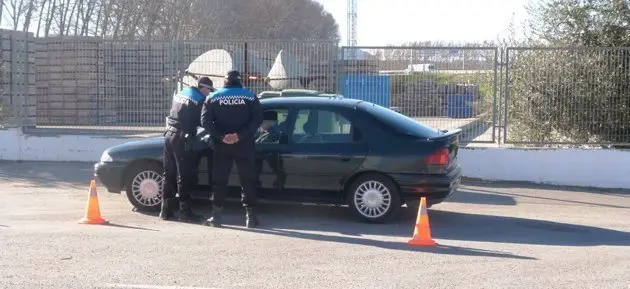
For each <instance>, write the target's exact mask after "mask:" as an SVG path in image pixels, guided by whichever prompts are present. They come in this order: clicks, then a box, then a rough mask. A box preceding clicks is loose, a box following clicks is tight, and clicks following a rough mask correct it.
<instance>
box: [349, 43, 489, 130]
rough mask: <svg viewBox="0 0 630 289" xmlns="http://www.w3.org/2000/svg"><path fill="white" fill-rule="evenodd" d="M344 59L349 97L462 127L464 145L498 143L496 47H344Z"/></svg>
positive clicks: (437, 125)
mask: <svg viewBox="0 0 630 289" xmlns="http://www.w3.org/2000/svg"><path fill="white" fill-rule="evenodd" d="M341 55H342V60H343V63H342V65H341V67H342V74H341V76H340V78H341V82H342V84H343V86H342V87H341V89H340V92H341V93H342V94H343V95H344V96H346V97H350V98H360V99H365V100H368V101H370V102H373V103H376V104H379V105H381V106H385V107H390V108H391V109H394V110H397V111H399V112H400V113H402V114H405V115H407V116H409V117H412V118H414V119H416V120H418V121H420V122H422V123H425V124H427V125H429V126H432V127H435V128H440V129H454V128H461V129H463V130H464V132H465V134H464V136H463V137H462V139H463V140H464V141H465V142H494V141H495V127H494V120H495V119H496V111H497V109H496V100H497V81H496V80H497V77H496V76H497V68H498V66H497V64H498V61H497V59H498V49H497V48H493V47H491V48H485V47H484V48H480V47H342V54H341Z"/></svg>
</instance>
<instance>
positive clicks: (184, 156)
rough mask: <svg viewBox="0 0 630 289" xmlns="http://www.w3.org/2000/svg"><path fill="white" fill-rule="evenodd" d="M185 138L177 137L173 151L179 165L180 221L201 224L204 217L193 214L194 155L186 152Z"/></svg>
mask: <svg viewBox="0 0 630 289" xmlns="http://www.w3.org/2000/svg"><path fill="white" fill-rule="evenodd" d="M185 141H186V140H185V138H184V136H183V135H181V134H180V135H177V136H176V138H175V141H174V146H173V151H174V155H175V161H176V164H177V172H178V179H177V189H178V192H179V220H180V221H184V222H193V223H200V222H201V221H202V220H203V216H201V215H197V214H195V213H193V211H192V208H191V197H190V192H191V190H192V189H193V187H194V184H193V183H192V180H193V179H195V178H194V176H193V175H192V174H193V173H194V170H193V168H192V166H193V165H194V163H195V162H194V160H193V159H192V157H193V154H192V153H191V152H187V151H185Z"/></svg>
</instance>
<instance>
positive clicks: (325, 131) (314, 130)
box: [293, 109, 360, 143]
mask: <svg viewBox="0 0 630 289" xmlns="http://www.w3.org/2000/svg"><path fill="white" fill-rule="evenodd" d="M356 131H357V129H356V128H355V127H353V125H352V123H351V122H350V121H349V120H348V119H347V118H346V117H344V116H343V115H342V114H340V113H338V112H334V111H330V110H326V109H301V110H298V112H297V118H296V121H295V127H294V129H293V142H294V143H348V142H353V141H357V140H360V138H357V134H356Z"/></svg>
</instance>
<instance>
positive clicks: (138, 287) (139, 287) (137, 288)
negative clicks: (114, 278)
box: [105, 284, 222, 289]
mask: <svg viewBox="0 0 630 289" xmlns="http://www.w3.org/2000/svg"><path fill="white" fill-rule="evenodd" d="M105 286H106V287H107V288H126V289H222V288H214V287H213V288H209V287H185V286H158V285H145V284H106V285H105Z"/></svg>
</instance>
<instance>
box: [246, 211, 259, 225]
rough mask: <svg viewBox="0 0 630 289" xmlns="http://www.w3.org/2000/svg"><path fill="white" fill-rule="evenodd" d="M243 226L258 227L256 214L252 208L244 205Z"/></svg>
mask: <svg viewBox="0 0 630 289" xmlns="http://www.w3.org/2000/svg"><path fill="white" fill-rule="evenodd" d="M245 226H246V227H247V228H256V227H258V218H257V217H256V214H254V209H253V208H252V207H245Z"/></svg>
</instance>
